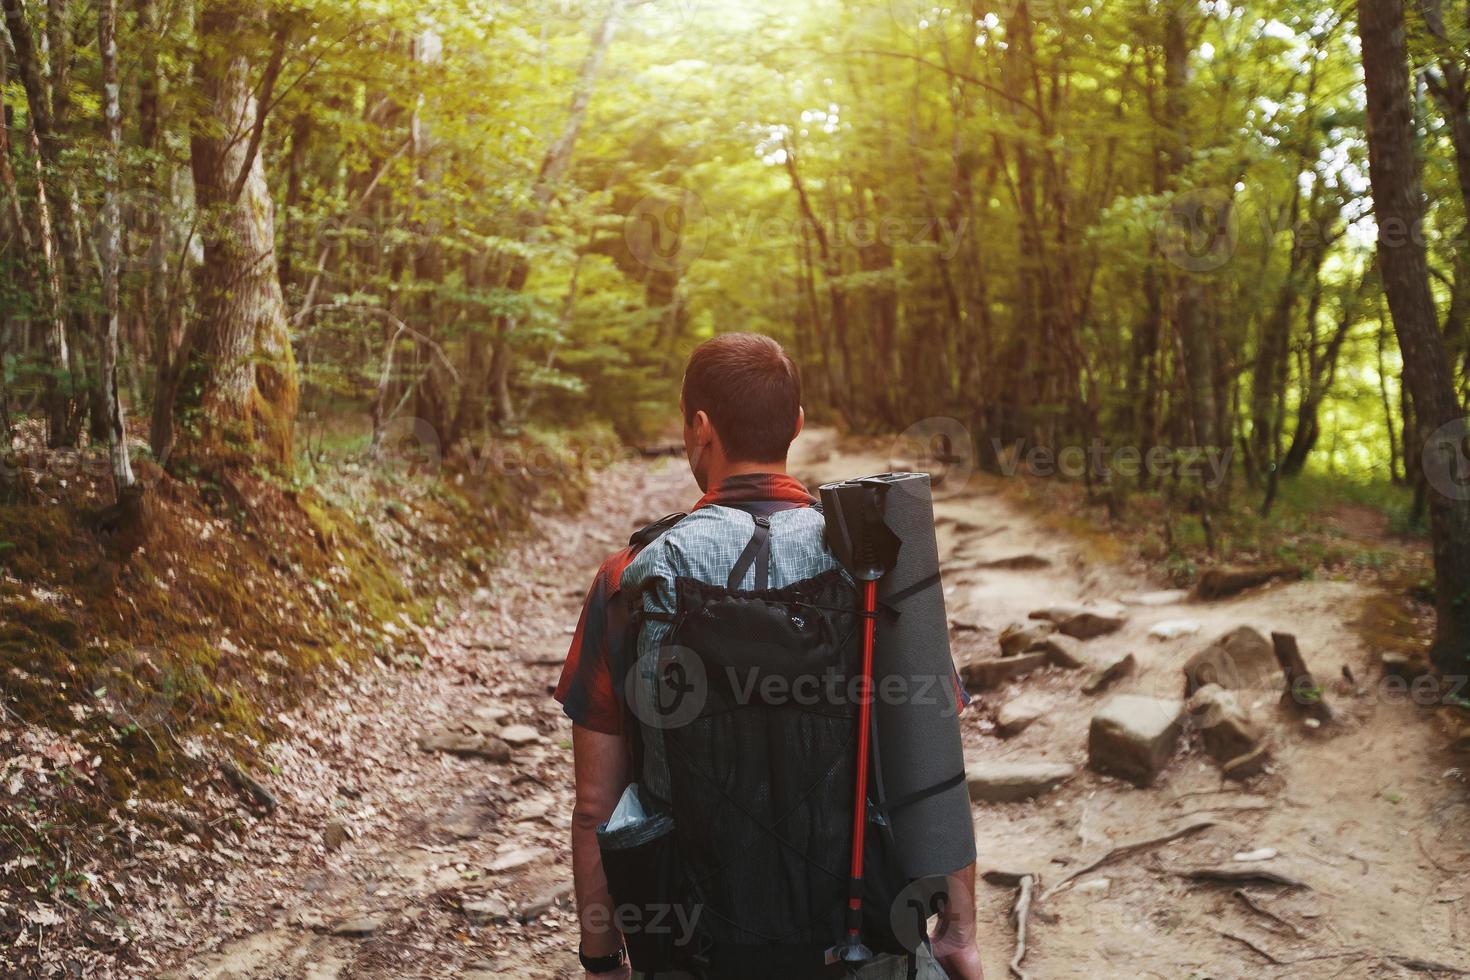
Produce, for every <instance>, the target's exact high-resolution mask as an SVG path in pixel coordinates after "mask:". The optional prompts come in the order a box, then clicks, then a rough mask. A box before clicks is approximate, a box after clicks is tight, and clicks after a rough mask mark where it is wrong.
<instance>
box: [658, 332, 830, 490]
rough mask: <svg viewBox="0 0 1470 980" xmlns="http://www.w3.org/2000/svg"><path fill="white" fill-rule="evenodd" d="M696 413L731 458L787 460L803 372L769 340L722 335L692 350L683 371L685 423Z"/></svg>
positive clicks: (747, 334)
mask: <svg viewBox="0 0 1470 980" xmlns="http://www.w3.org/2000/svg"><path fill="white" fill-rule="evenodd" d="M699 411H703V412H704V413H705V414H707V415H708V416H709V420H710V422H711V423H712V424H713V425H714V427H715V432H717V433H718V434H719V436H720V442H721V444H722V445H723V446H724V447H725V453H726V455H728V456H729V457H730V459H731V460H734V461H739V462H749V463H765V462H774V461H776V460H781V459H785V458H786V451H787V450H788V449H789V448H790V447H791V440H792V439H795V438H796V420H797V417H798V415H799V414H800V412H801V374H800V373H799V372H798V371H797V370H796V365H795V364H794V363H793V362H792V360H791V358H789V357H787V356H786V352H785V351H784V350H782V349H781V345H780V344H778V343H776V342H775V341H774V340H772V339H771V338H770V337H766V336H763V335H761V334H756V333H727V334H721V335H719V336H718V337H714V338H712V339H710V340H706V341H705V342H704V343H702V344H700V345H699V346H698V347H696V348H694V353H692V354H690V355H689V364H688V365H687V366H686V367H685V368H684V421H685V422H686V423H687V422H690V421H692V420H693V418H694V413H695V412H699Z"/></svg>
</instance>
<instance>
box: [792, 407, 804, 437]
mask: <svg viewBox="0 0 1470 980" xmlns="http://www.w3.org/2000/svg"><path fill="white" fill-rule="evenodd" d="M805 424H806V409H804V408H802V407H801V406H800V405H798V406H796V431H795V432H793V433H791V441H792V442H795V441H796V437H797V436H799V435H801V427H802V426H803V425H805Z"/></svg>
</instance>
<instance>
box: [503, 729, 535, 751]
mask: <svg viewBox="0 0 1470 980" xmlns="http://www.w3.org/2000/svg"><path fill="white" fill-rule="evenodd" d="M500 738H501V740H502V741H504V742H505V744H506V745H509V746H511V747H513V748H520V747H521V746H522V745H534V744H535V743H537V742H539V741H541V733H540V732H538V731H536V729H534V728H532V727H531V726H530V725H507V726H506V727H504V728H502V729H501V730H500Z"/></svg>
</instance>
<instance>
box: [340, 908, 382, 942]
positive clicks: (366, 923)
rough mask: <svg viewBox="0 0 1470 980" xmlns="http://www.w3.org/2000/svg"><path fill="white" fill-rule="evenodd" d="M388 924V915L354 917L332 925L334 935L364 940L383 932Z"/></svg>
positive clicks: (372, 914) (375, 914)
mask: <svg viewBox="0 0 1470 980" xmlns="http://www.w3.org/2000/svg"><path fill="white" fill-rule="evenodd" d="M387 924H388V915H387V913H381V912H377V913H368V914H366V915H353V916H348V917H347V918H345V919H343V920H341V921H340V922H336V923H334V924H333V925H332V935H334V936H345V937H347V938H349V939H363V938H366V937H368V936H371V935H373V934H374V933H376V932H378V931H379V930H381V929H382V928H383V927H384V926H386V925H387Z"/></svg>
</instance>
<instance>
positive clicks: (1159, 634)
mask: <svg viewBox="0 0 1470 980" xmlns="http://www.w3.org/2000/svg"><path fill="white" fill-rule="evenodd" d="M1199 631H1200V621H1199V620H1197V619H1163V620H1160V621H1159V622H1157V623H1154V624H1153V625H1152V626H1150V627H1149V628H1148V638H1149V639H1151V640H1163V641H1167V640H1177V639H1179V638H1180V637H1184V636H1193V635H1194V634H1196V633H1198V632H1199Z"/></svg>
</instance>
